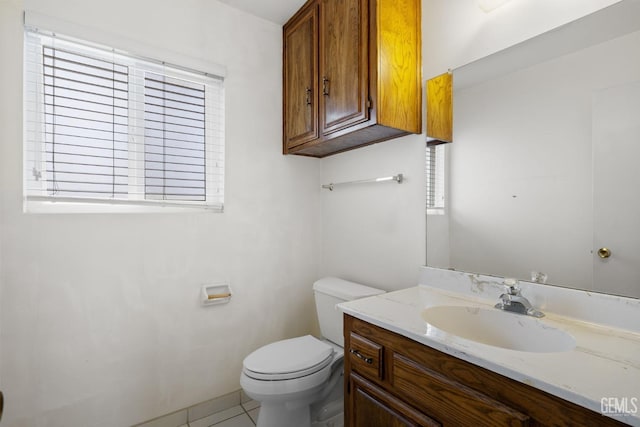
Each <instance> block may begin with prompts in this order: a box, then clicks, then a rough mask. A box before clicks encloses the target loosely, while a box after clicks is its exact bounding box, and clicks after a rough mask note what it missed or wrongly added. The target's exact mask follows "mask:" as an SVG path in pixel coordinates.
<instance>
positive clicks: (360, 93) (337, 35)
mask: <svg viewBox="0 0 640 427" xmlns="http://www.w3.org/2000/svg"><path fill="white" fill-rule="evenodd" d="M320 4H321V8H320V79H321V80H320V90H321V91H322V99H321V100H320V115H321V126H322V133H323V134H325V135H326V134H329V133H331V132H335V131H337V130H340V129H344V128H346V127H348V126H351V125H354V124H357V123H360V122H363V121H366V120H367V119H368V118H369V110H368V108H367V101H368V99H369V93H368V84H369V83H368V75H369V63H368V46H369V40H368V28H369V16H368V9H367V6H368V0H321V3H320Z"/></svg>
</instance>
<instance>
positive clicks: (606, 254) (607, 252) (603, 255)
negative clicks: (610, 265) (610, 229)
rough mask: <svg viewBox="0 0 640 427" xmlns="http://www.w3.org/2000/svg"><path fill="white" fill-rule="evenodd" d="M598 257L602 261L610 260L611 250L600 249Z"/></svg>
mask: <svg viewBox="0 0 640 427" xmlns="http://www.w3.org/2000/svg"><path fill="white" fill-rule="evenodd" d="M598 256H599V257H600V258H602V259H605V258H609V257H610V256H611V249H609V248H600V249H598Z"/></svg>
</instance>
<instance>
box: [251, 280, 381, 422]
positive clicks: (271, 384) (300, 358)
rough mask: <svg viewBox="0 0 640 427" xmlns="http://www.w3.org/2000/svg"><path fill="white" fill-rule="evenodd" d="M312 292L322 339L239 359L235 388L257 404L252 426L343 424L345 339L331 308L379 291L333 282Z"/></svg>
mask: <svg viewBox="0 0 640 427" xmlns="http://www.w3.org/2000/svg"><path fill="white" fill-rule="evenodd" d="M313 291H314V297H315V301H316V309H317V312H318V320H319V322H320V332H321V333H322V337H323V338H322V339H318V338H315V337H312V336H311V335H305V336H303V337H298V338H292V339H287V340H283V341H277V342H274V343H271V344H267V345H265V346H264V347H261V348H259V349H257V350H256V351H254V352H253V353H251V354H250V355H248V356H247V357H246V358H245V359H244V362H243V365H242V374H241V375H240V385H241V386H242V388H243V390H244V391H245V393H246V394H247V395H248V396H249V397H251V398H252V399H254V400H256V401H259V402H260V404H261V406H260V413H259V415H258V425H257V427H341V426H343V425H344V424H343V422H344V419H343V417H344V415H343V399H344V389H343V370H342V368H343V359H344V349H343V345H344V339H343V336H342V312H341V311H340V310H338V309H336V304H338V303H341V302H344V301H351V300H354V299H358V298H364V297H368V296H372V295H378V294H381V293H384V291H381V290H379V289H374V288H370V287H368V286H364V285H360V284H357V283H354V282H349V281H346V280H342V279H338V278H335V277H325V278H323V279H320V280H318V281H317V282H315V283H314V284H313Z"/></svg>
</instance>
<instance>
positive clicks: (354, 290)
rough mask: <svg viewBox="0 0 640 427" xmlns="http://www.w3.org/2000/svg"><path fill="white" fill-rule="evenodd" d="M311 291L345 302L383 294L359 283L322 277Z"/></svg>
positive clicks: (381, 291)
mask: <svg viewBox="0 0 640 427" xmlns="http://www.w3.org/2000/svg"><path fill="white" fill-rule="evenodd" d="M313 290H314V291H316V292H320V293H323V294H327V295H331V296H334V297H336V298H340V299H343V300H345V301H351V300H354V299H358V298H364V297H370V296H373V295H379V294H384V293H385V291H383V290H380V289H376V288H372V287H370V286H365V285H361V284H360V283H355V282H350V281H348V280H344V279H340V278H338V277H323V278H322V279H320V280H317V281H316V282H315V283H314V284H313Z"/></svg>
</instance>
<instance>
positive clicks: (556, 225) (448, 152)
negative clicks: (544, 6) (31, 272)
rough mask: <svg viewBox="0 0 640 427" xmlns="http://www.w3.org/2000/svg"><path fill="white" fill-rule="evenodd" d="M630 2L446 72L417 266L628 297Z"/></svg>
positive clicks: (636, 180)
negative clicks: (422, 262) (434, 195)
mask: <svg viewBox="0 0 640 427" xmlns="http://www.w3.org/2000/svg"><path fill="white" fill-rule="evenodd" d="M639 46H640V2H638V1H635V0H623V1H621V2H619V3H616V4H614V5H612V6H610V7H607V8H605V9H602V10H600V11H598V12H596V13H593V14H591V15H588V16H586V17H584V18H581V19H579V20H577V21H574V22H571V23H569V24H567V25H564V26H562V27H559V28H557V29H554V30H552V31H550V32H548V33H544V34H542V35H540V36H537V37H535V38H533V39H531V40H528V41H526V42H523V43H521V44H519V45H516V46H514V47H511V48H509V49H506V50H504V51H501V52H498V53H496V54H493V55H491V56H488V57H486V58H483V59H481V60H479V61H476V62H474V63H471V64H469V65H466V66H464V67H460V68H458V69H456V70H454V71H453V76H454V120H453V121H454V132H453V143H452V144H446V145H445V146H444V147H445V148H444V151H445V165H446V171H447V172H446V173H445V183H446V188H445V193H444V194H445V197H446V200H445V209H444V211H439V212H437V213H435V214H434V213H433V212H432V213H430V214H427V265H429V266H432V267H439V268H452V269H455V270H459V271H466V272H474V273H481V274H488V275H495V276H503V277H516V278H518V279H521V280H529V281H530V280H532V279H533V280H536V281H539V282H541V283H548V284H554V285H560V286H567V287H572V288H579V289H585V290H590V291H596V292H604V293H609V294H615V295H625V296H631V297H636V298H637V297H640V190H639V186H640V54H638V52H639V50H638V49H639Z"/></svg>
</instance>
